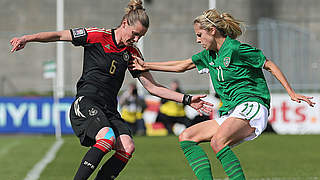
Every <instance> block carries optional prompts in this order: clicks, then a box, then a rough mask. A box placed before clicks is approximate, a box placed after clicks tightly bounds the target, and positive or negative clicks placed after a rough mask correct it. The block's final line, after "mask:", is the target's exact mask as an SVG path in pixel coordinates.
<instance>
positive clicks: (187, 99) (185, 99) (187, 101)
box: [182, 94, 192, 105]
mask: <svg viewBox="0 0 320 180" xmlns="http://www.w3.org/2000/svg"><path fill="white" fill-rule="evenodd" d="M191 99H192V96H191V95H188V94H185V95H184V96H183V99H182V104H183V105H190V104H191Z"/></svg>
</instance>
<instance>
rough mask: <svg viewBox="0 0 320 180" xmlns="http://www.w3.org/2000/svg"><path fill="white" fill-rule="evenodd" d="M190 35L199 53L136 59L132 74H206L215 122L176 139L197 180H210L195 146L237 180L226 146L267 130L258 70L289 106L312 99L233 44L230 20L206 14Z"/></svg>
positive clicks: (266, 101)
mask: <svg viewBox="0 0 320 180" xmlns="http://www.w3.org/2000/svg"><path fill="white" fill-rule="evenodd" d="M194 31H195V33H196V36H197V40H196V41H197V43H199V44H201V45H202V47H203V48H204V50H203V51H202V52H200V53H198V54H195V55H193V56H192V58H190V59H186V60H182V61H168V62H143V61H142V60H141V59H140V58H138V57H137V58H136V60H135V64H134V65H133V66H132V68H133V69H137V70H156V71H167V72H184V71H187V70H190V69H193V68H197V69H198V71H199V73H210V76H211V79H212V84H213V86H214V89H215V91H216V93H217V94H218V95H219V96H220V98H221V100H222V103H223V105H222V107H221V108H220V109H219V115H220V118H218V119H216V120H209V121H205V122H202V123H199V124H196V125H194V126H191V127H189V128H187V129H186V130H184V132H183V133H182V134H181V135H180V136H179V141H180V146H181V148H182V150H183V152H184V155H185V156H186V158H187V160H188V162H189V164H190V166H191V168H192V170H193V171H194V173H195V175H196V176H197V178H198V179H201V180H211V179H213V178H212V173H211V167H210V162H209V160H208V157H207V155H206V153H205V152H204V151H203V149H202V148H201V147H200V146H199V145H198V144H199V143H201V142H210V143H211V147H212V149H213V151H214V152H215V154H216V157H217V158H218V159H219V160H220V162H221V164H222V166H223V168H224V170H225V172H226V174H227V175H228V176H229V179H231V180H242V179H245V176H244V173H243V170H242V168H241V166H240V162H239V160H238V158H237V156H236V155H235V154H234V153H233V152H232V150H231V149H230V146H231V147H233V146H235V145H238V144H239V143H241V142H243V141H248V140H252V139H254V138H256V137H258V136H259V135H260V134H261V133H262V131H263V130H264V129H265V128H266V126H267V121H268V115H269V108H270V93H269V90H268V86H267V83H266V80H265V78H264V75H263V72H262V68H264V69H266V70H267V71H269V72H271V73H272V74H273V75H274V76H275V77H276V78H277V79H278V80H279V81H280V83H281V84H282V86H283V87H284V88H285V90H286V91H287V93H288V94H289V96H290V97H291V99H292V100H293V101H296V102H299V103H300V102H301V101H305V102H307V103H308V104H309V105H310V106H314V104H315V103H314V102H312V101H311V100H310V99H312V97H306V96H303V95H299V94H296V93H295V92H294V90H293V89H292V88H291V86H290V85H289V83H288V81H287V80H286V78H285V76H284V75H283V73H282V72H281V71H280V69H279V68H278V67H277V66H276V65H275V64H274V63H273V62H272V61H271V60H269V59H266V57H265V56H264V55H263V53H262V52H261V51H260V50H259V49H257V48H255V47H252V46H250V45H248V44H244V43H241V42H239V41H237V40H236V38H237V37H238V36H240V35H241V34H242V31H241V28H240V22H239V21H237V20H235V19H234V18H233V17H232V16H231V15H230V14H228V13H219V12H218V11H217V10H215V9H210V10H207V11H205V12H204V13H203V14H202V15H200V16H198V17H197V18H196V19H195V20H194Z"/></svg>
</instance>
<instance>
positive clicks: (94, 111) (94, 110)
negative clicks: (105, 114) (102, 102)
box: [89, 108, 98, 116]
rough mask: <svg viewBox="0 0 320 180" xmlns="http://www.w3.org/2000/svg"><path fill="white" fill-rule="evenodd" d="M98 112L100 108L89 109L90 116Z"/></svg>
mask: <svg viewBox="0 0 320 180" xmlns="http://www.w3.org/2000/svg"><path fill="white" fill-rule="evenodd" d="M96 114H98V110H96V109H95V108H91V109H89V115H90V116H95V115H96Z"/></svg>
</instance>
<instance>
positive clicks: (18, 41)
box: [10, 30, 72, 52]
mask: <svg viewBox="0 0 320 180" xmlns="http://www.w3.org/2000/svg"><path fill="white" fill-rule="evenodd" d="M54 41H72V37H71V32H70V31H69V30H64V31H56V32H40V33H36V34H31V35H24V36H21V37H14V38H12V39H11V40H10V44H11V46H12V49H11V52H14V51H19V50H20V49H23V48H24V47H25V46H26V44H27V43H28V42H54Z"/></svg>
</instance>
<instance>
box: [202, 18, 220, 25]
mask: <svg viewBox="0 0 320 180" xmlns="http://www.w3.org/2000/svg"><path fill="white" fill-rule="evenodd" d="M204 18H205V19H206V20H207V21H209V22H210V23H211V24H213V25H214V26H215V27H217V25H216V24H215V23H214V22H213V21H211V20H210V19H209V18H207V16H204Z"/></svg>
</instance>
